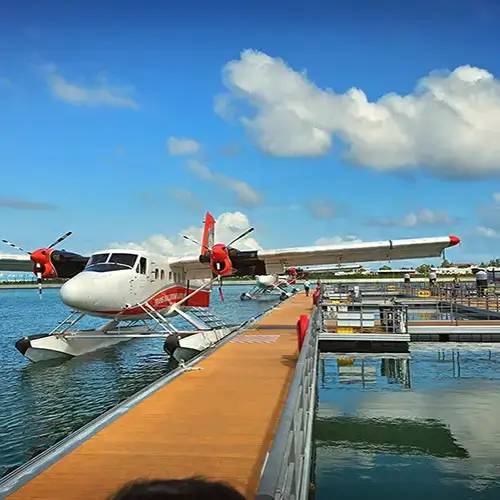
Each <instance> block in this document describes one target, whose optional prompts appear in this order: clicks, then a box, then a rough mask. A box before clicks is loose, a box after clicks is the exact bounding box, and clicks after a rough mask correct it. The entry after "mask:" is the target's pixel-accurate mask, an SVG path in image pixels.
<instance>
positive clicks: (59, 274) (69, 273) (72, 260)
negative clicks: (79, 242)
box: [30, 248, 89, 279]
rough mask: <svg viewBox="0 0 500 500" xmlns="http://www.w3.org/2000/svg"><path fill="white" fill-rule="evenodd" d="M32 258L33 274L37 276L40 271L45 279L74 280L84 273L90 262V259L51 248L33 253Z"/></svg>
mask: <svg viewBox="0 0 500 500" xmlns="http://www.w3.org/2000/svg"><path fill="white" fill-rule="evenodd" d="M30 258H31V261H32V262H33V273H34V274H35V276H36V275H37V273H38V271H40V272H41V274H42V278H43V279H55V278H62V279H67V278H73V276H76V275H77V274H78V273H80V272H82V271H83V269H84V268H85V266H86V265H87V261H88V260H89V259H88V257H84V256H82V255H79V254H76V253H71V252H64V251H60V250H52V249H49V248H39V249H38V250H35V251H34V252H31V256H30Z"/></svg>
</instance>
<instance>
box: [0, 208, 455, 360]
mask: <svg viewBox="0 0 500 500" xmlns="http://www.w3.org/2000/svg"><path fill="white" fill-rule="evenodd" d="M215 225H216V221H215V219H214V217H213V216H212V215H211V214H210V213H209V212H207V213H206V216H205V221H204V227H203V233H202V242H201V243H199V242H197V241H196V240H193V239H192V238H190V237H188V236H184V238H185V239H187V240H190V241H193V242H194V243H196V244H197V245H199V246H200V253H199V255H198V256H184V257H166V256H163V255H158V254H155V253H151V252H148V251H145V250H138V251H130V250H128V249H123V248H122V249H120V248H114V249H113V248H112V249H106V250H102V251H98V252H94V253H92V255H90V256H89V257H84V256H82V255H79V254H75V253H71V252H66V251H65V250H60V251H59V250H56V249H55V248H54V247H55V246H56V245H57V244H58V243H60V242H61V241H63V240H64V239H65V237H61V238H59V239H58V240H57V241H56V242H54V243H53V244H51V245H50V246H49V247H47V248H41V249H38V250H35V251H32V252H27V251H25V250H24V249H23V248H21V247H18V246H17V245H14V244H13V243H11V242H9V241H4V243H5V242H6V243H7V244H8V245H10V246H11V247H14V248H17V249H18V250H19V251H21V252H23V253H24V254H25V255H22V256H21V255H19V256H12V255H10V256H9V255H8V256H0V269H1V270H5V271H9V270H16V271H30V270H31V271H33V272H34V273H35V274H36V276H37V278H38V279H39V281H40V282H41V281H42V280H43V279H50V278H62V277H70V276H71V277H70V279H68V280H67V281H66V282H65V283H64V284H63V285H62V287H61V289H60V298H61V300H62V302H63V303H64V304H65V305H66V306H67V307H68V308H70V310H71V313H70V315H69V316H68V318H66V319H65V320H64V321H61V322H60V323H59V324H58V325H57V326H55V327H54V329H53V330H52V331H50V332H48V333H41V334H37V335H30V336H25V337H23V338H21V339H20V340H18V341H17V342H16V344H15V346H16V348H17V350H18V351H19V352H20V353H21V354H22V355H24V356H25V357H26V358H28V359H29V360H31V361H33V362H38V361H44V360H49V359H54V358H61V357H75V356H80V355H83V354H87V353H89V352H93V351H96V350H98V349H101V348H105V347H108V346H112V345H115V344H118V343H120V342H126V341H128V340H130V339H139V338H140V339H146V338H165V343H164V350H165V352H166V353H167V354H168V355H169V356H171V357H172V358H174V359H175V360H177V361H178V362H184V361H187V360H188V359H190V358H191V357H193V356H195V355H196V354H198V353H200V352H202V351H204V350H205V349H207V348H209V347H211V346H213V345H215V344H216V343H218V342H219V341H221V340H222V339H223V338H225V337H226V336H228V335H230V334H231V333H234V332H235V331H236V330H238V329H240V328H244V327H245V324H242V325H236V326H235V325H226V324H225V323H224V322H222V321H221V320H220V319H218V318H216V317H215V315H213V314H212V313H211V312H210V311H209V306H210V297H211V293H212V289H213V285H217V282H218V285H219V293H221V295H222V284H223V279H224V277H228V276H264V275H270V274H271V275H274V274H282V273H283V272H284V270H285V269H287V268H290V267H298V266H308V265H326V264H332V263H336V264H343V263H351V262H369V261H376V262H377V261H385V260H388V261H391V260H398V259H404V260H406V259H412V258H426V257H439V256H441V254H442V253H443V251H444V250H445V249H446V248H448V247H451V246H454V245H457V244H459V243H460V238H458V237H456V236H445V237H432V238H418V239H401V240H386V241H377V242H363V243H346V244H341V245H323V246H310V247H297V248H285V249H278V250H239V249H238V248H236V247H235V246H234V244H235V243H236V242H238V241H239V240H241V239H242V238H244V237H245V236H247V235H248V234H249V233H251V232H252V231H253V230H254V228H249V229H247V230H246V231H244V232H243V233H242V234H240V235H239V236H238V237H236V238H235V239H233V240H232V241H231V242H230V243H227V244H225V243H217V244H214V239H215ZM67 234H68V233H67ZM86 316H90V317H97V318H101V319H103V320H106V323H105V324H103V325H102V326H100V327H98V328H96V329H86V330H77V329H75V326H76V325H77V324H78V322H80V321H81V320H82V319H83V318H84V317H86ZM179 317H180V318H182V319H184V320H185V321H186V322H187V323H189V324H190V325H191V328H194V329H191V330H181V329H179V327H178V326H177V325H176V323H175V322H174V321H173V319H175V318H179Z"/></svg>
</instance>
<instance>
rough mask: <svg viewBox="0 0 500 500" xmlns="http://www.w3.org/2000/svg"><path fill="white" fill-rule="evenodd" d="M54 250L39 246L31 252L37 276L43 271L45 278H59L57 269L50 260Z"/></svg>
mask: <svg viewBox="0 0 500 500" xmlns="http://www.w3.org/2000/svg"><path fill="white" fill-rule="evenodd" d="M52 252H53V250H52V249H47V248H39V249H38V250H35V251H34V252H31V255H30V259H31V261H32V262H33V273H34V274H35V276H37V274H38V272H41V273H42V278H44V279H50V278H57V271H56V269H55V267H54V266H53V264H52V262H51V260H50V254H51V253H52Z"/></svg>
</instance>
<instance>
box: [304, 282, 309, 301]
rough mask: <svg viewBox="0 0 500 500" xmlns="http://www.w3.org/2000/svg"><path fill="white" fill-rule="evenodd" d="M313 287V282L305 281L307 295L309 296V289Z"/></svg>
mask: <svg viewBox="0 0 500 500" xmlns="http://www.w3.org/2000/svg"><path fill="white" fill-rule="evenodd" d="M310 288H311V284H310V283H309V280H305V281H304V290H305V291H306V297H309V289H310Z"/></svg>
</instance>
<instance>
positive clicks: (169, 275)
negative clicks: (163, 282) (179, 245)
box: [168, 271, 172, 281]
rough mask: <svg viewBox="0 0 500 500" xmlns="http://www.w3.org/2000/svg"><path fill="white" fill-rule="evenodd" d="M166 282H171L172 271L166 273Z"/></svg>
mask: <svg viewBox="0 0 500 500" xmlns="http://www.w3.org/2000/svg"><path fill="white" fill-rule="evenodd" d="M168 281H172V271H169V272H168Z"/></svg>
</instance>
